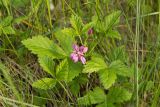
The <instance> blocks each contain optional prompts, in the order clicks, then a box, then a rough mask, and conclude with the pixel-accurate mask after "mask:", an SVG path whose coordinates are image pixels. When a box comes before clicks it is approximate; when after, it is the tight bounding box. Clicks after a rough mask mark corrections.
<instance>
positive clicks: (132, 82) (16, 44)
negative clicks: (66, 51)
mask: <svg viewBox="0 0 160 107" xmlns="http://www.w3.org/2000/svg"><path fill="white" fill-rule="evenodd" d="M115 10H119V11H121V12H120V15H119V16H118V17H119V18H120V22H119V24H117V25H116V26H114V29H116V30H117V32H112V33H111V34H110V35H111V36H110V37H109V38H108V37H106V39H107V41H106V40H105V39H104V38H103V40H102V41H100V42H97V41H98V40H99V38H97V39H96V40H97V41H96V42H97V44H98V45H96V47H95V51H96V52H97V53H99V54H101V55H102V56H104V59H105V60H107V61H108V62H110V61H112V60H113V59H114V58H115V57H117V58H120V59H121V60H122V61H123V62H124V63H127V64H128V66H129V68H130V72H133V73H134V75H133V76H131V77H130V78H129V79H128V78H127V79H123V78H120V79H119V80H118V82H116V85H115V86H119V85H120V86H123V87H125V88H127V89H129V90H130V92H132V97H131V98H130V100H127V101H125V100H124V102H123V101H121V100H119V101H120V102H121V103H120V104H119V103H118V104H115V105H114V106H113V105H110V106H108V107H112V106H113V107H135V106H137V107H159V105H160V98H159V96H160V84H159V81H160V71H159V70H160V0H50V1H49V0H0V59H1V61H0V70H1V71H0V106H2V107H19V106H20V107H21V106H22V107H23V106H24V107H25V106H30V107H34V106H40V107H70V106H73V107H74V106H92V107H94V106H97V105H96V104H92V105H77V102H76V99H77V98H79V97H82V96H83V95H84V92H88V90H90V89H92V88H93V87H95V86H99V81H98V77H97V75H96V74H93V75H91V77H90V78H89V79H88V80H87V83H86V84H85V85H82V86H81V87H80V92H78V95H76V96H74V91H71V89H70V88H69V85H68V84H65V83H64V87H65V88H64V89H61V88H59V86H57V88H55V89H51V90H41V89H37V88H34V87H32V83H33V82H34V81H36V80H38V79H40V78H42V77H50V76H49V75H48V74H47V73H46V72H44V71H43V69H42V68H41V67H40V64H39V63H38V59H37V56H36V55H34V54H32V53H31V52H30V51H28V49H27V48H26V47H25V46H24V45H23V44H22V42H21V41H23V40H26V39H27V38H31V37H33V36H36V35H44V36H46V37H48V38H50V40H55V38H54V37H55V33H54V32H55V31H56V30H58V29H63V28H65V27H70V26H71V24H70V18H71V16H72V15H75V14H76V15H78V16H79V17H80V18H81V19H82V21H83V23H85V24H86V23H88V22H90V21H91V20H92V18H93V16H96V15H97V16H98V17H100V18H102V19H103V17H104V16H106V15H109V14H111V13H112V12H114V11H115ZM118 17H117V18H118ZM94 33H96V31H94ZM101 35H103V34H101ZM112 38H114V39H112ZM115 38H116V39H115ZM126 56H127V57H126ZM56 64H58V62H56ZM119 83H122V84H119ZM74 84H77V83H74ZM75 87H76V86H75ZM75 87H74V88H75ZM85 87H87V88H85ZM72 88H73V87H72ZM74 88H73V89H74ZM66 90H67V92H68V93H69V94H70V95H71V97H72V99H75V101H70V100H69V97H70V96H68V94H67V93H66ZM105 93H107V90H105ZM127 96H128V94H127ZM118 97H119V98H120V99H122V100H123V99H126V97H125V95H124V97H123V95H122V96H114V95H113V98H114V99H116V98H118ZM101 107H107V106H104V105H103V106H101Z"/></svg>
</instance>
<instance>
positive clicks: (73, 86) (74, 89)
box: [70, 81, 80, 96]
mask: <svg viewBox="0 0 160 107" xmlns="http://www.w3.org/2000/svg"><path fill="white" fill-rule="evenodd" d="M70 90H71V92H72V94H73V95H75V96H77V95H78V93H79V91H80V85H79V84H78V83H77V81H73V82H72V83H71V86H70Z"/></svg>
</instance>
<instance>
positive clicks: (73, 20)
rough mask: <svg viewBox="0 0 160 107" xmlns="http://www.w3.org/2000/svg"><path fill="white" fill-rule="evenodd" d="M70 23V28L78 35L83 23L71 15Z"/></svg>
mask: <svg viewBox="0 0 160 107" xmlns="http://www.w3.org/2000/svg"><path fill="white" fill-rule="evenodd" d="M70 23H71V25H72V27H73V28H74V29H75V31H76V34H77V35H79V33H80V31H81V29H82V26H83V22H82V19H81V18H80V17H78V16H77V15H72V16H71V18H70Z"/></svg>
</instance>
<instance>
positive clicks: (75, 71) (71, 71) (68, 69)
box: [56, 59, 82, 82]
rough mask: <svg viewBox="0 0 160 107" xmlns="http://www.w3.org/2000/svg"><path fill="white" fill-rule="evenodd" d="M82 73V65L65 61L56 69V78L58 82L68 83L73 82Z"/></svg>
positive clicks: (68, 60)
mask: <svg viewBox="0 0 160 107" xmlns="http://www.w3.org/2000/svg"><path fill="white" fill-rule="evenodd" d="M81 71H82V64H80V63H74V62H73V61H71V60H70V59H65V60H63V61H62V62H61V63H60V64H59V65H58V67H57V69H56V77H57V79H58V80H63V81H66V82H70V81H72V80H73V79H74V78H75V77H77V76H78V75H79V73H80V72H81Z"/></svg>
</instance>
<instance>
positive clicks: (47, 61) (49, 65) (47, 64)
mask: <svg viewBox="0 0 160 107" xmlns="http://www.w3.org/2000/svg"><path fill="white" fill-rule="evenodd" d="M38 61H39V63H40V66H41V67H42V68H43V70H44V71H46V72H47V73H49V74H50V75H52V76H54V65H55V63H54V61H53V59H52V58H50V57H47V56H44V57H39V60H38Z"/></svg>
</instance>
